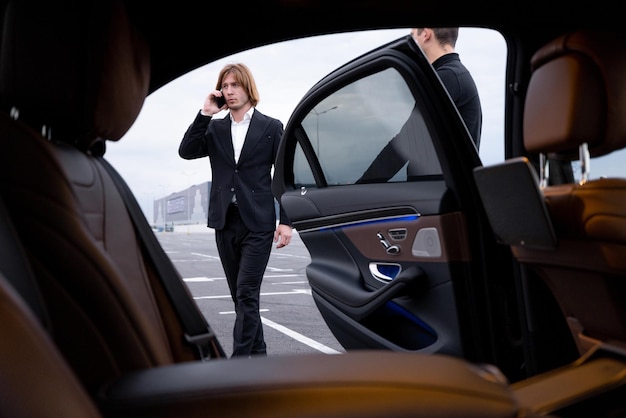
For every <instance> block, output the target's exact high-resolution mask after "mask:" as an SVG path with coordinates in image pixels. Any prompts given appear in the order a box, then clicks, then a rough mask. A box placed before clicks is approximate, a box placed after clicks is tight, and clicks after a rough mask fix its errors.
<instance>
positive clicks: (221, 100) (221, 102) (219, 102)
mask: <svg viewBox="0 0 626 418" xmlns="http://www.w3.org/2000/svg"><path fill="white" fill-rule="evenodd" d="M213 97H214V98H215V104H216V105H217V107H219V108H220V109H221V108H222V106H224V105H225V104H226V99H225V98H224V96H219V97H218V96H213Z"/></svg>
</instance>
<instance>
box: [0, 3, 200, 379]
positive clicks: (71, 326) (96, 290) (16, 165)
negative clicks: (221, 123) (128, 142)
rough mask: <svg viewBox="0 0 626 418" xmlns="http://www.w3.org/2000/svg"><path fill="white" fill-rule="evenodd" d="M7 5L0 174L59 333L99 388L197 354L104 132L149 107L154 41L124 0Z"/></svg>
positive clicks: (126, 124)
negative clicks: (117, 175)
mask: <svg viewBox="0 0 626 418" xmlns="http://www.w3.org/2000/svg"><path fill="white" fill-rule="evenodd" d="M5 13H6V15H5V17H4V33H3V35H2V49H1V51H0V52H1V53H2V56H1V59H0V103H1V104H2V108H3V110H4V112H5V113H3V114H2V118H3V119H2V123H1V124H0V125H1V128H0V129H1V135H2V141H0V165H1V167H0V172H1V173H2V177H3V178H4V179H9V180H10V181H3V182H1V184H0V188H1V189H0V190H1V193H2V195H3V198H4V201H5V203H6V206H7V209H8V212H9V214H10V216H11V219H12V222H13V223H14V225H15V228H16V230H17V231H18V235H19V236H20V239H21V240H22V243H23V245H24V247H25V249H26V253H27V255H28V257H29V260H30V263H31V265H32V266H33V271H34V272H35V276H36V277H37V278H38V281H39V286H40V288H41V291H42V294H44V295H45V297H46V303H47V309H48V313H49V318H50V330H51V335H52V337H53V339H54V341H55V342H56V344H57V345H58V346H59V347H60V349H61V351H62V352H63V353H64V355H65V357H66V358H67V359H68V361H69V362H70V364H72V366H73V367H74V369H75V370H76V371H77V373H78V375H79V376H80V379H81V381H82V382H83V383H84V384H85V385H86V387H88V388H89V390H90V391H93V390H97V388H99V387H100V385H101V384H102V382H103V381H106V380H108V379H112V378H114V377H116V376H120V375H122V374H124V373H126V372H129V371H133V370H141V369H145V368H149V367H155V366H162V365H167V364H172V363H176V362H183V361H193V360H197V359H198V356H197V353H196V352H195V351H193V348H192V347H190V346H188V345H186V344H185V342H184V339H183V338H182V336H183V331H182V329H181V323H180V321H179V319H178V318H177V316H176V314H175V312H174V309H173V307H172V304H171V301H170V299H169V297H168V295H167V293H166V292H165V290H164V289H163V286H162V285H161V284H160V282H159V280H158V279H157V278H156V274H155V271H156V267H155V266H154V265H153V264H151V260H150V259H149V258H148V257H146V255H145V249H144V248H142V246H141V245H140V242H139V239H138V237H137V234H136V232H135V229H134V226H133V223H132V221H131V219H130V216H129V213H128V211H127V209H126V205H125V203H124V200H123V199H122V197H121V196H120V193H119V191H118V190H117V188H116V186H115V185H114V183H113V181H112V179H111V177H110V176H109V174H108V172H107V171H106V169H105V168H104V167H103V165H102V163H101V161H100V160H99V158H100V156H101V155H102V154H103V153H104V151H105V148H104V140H111V141H115V140H118V139H120V138H121V137H122V136H123V135H124V134H125V133H126V131H127V130H128V129H129V128H130V126H131V125H132V123H133V122H134V120H135V118H136V117H137V115H138V114H139V111H140V109H141V107H142V105H143V101H144V99H145V97H146V94H147V91H148V84H149V74H150V55H149V51H148V47H147V45H146V44H145V42H144V41H143V40H142V38H141V36H140V34H139V33H138V32H137V31H136V30H134V29H133V28H132V27H131V25H130V23H129V21H128V18H127V16H126V14H125V11H124V7H123V3H122V2H121V1H113V2H108V1H106V2H87V3H80V4H78V3H77V4H76V5H75V7H73V8H63V7H60V6H59V5H58V4H52V3H50V4H41V3H39V2H28V1H25V2H24V1H16V2H12V3H10V4H9V6H8V7H7V9H6V12H5ZM17 45H19V46H17ZM25 50H30V51H32V52H29V53H24V54H21V53H20V51H25ZM35 51H36V52H35ZM47 73H50V74H54V77H55V78H54V80H55V83H54V84H53V83H50V82H49V81H48V77H47V76H46V74H47ZM9 115H10V116H9Z"/></svg>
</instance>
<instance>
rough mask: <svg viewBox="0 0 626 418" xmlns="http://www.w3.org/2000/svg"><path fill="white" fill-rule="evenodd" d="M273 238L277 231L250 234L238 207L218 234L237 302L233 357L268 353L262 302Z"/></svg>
mask: <svg viewBox="0 0 626 418" xmlns="http://www.w3.org/2000/svg"><path fill="white" fill-rule="evenodd" d="M273 239H274V231H267V232H253V231H250V230H249V229H248V228H247V227H246V225H245V224H244V223H243V221H242V220H241V217H240V216H239V210H238V208H237V206H235V205H231V206H230V208H229V210H228V214H227V216H226V225H225V226H224V229H221V230H216V231H215V240H216V243H217V250H218V252H219V255H220V259H221V261H222V267H223V268H224V273H225V274H226V280H227V282H228V287H229V289H230V295H231V296H232V298H233V302H234V303H235V312H236V318H235V325H234V327H233V354H232V356H233V357H236V356H251V355H266V354H267V347H266V345H265V339H264V337H263V326H262V324H261V315H260V313H259V299H260V293H261V282H262V281H263V275H264V274H265V268H266V267H267V262H268V261H269V258H270V252H271V250H272V242H273Z"/></svg>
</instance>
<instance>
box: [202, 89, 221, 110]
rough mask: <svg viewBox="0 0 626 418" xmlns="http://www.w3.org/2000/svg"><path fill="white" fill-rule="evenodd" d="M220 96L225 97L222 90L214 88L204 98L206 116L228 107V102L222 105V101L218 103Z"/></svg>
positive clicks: (203, 107) (203, 108)
mask: <svg viewBox="0 0 626 418" xmlns="http://www.w3.org/2000/svg"><path fill="white" fill-rule="evenodd" d="M218 98H220V99H223V98H224V96H223V95H222V92H221V91H219V90H213V91H212V92H211V93H209V95H208V96H207V97H206V99H204V106H202V114H203V115H204V116H213V115H214V114H216V113H217V112H219V111H220V110H222V109H225V108H226V103H224V104H222V105H221V106H220V103H218Z"/></svg>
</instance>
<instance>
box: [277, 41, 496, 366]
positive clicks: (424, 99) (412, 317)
mask: <svg viewBox="0 0 626 418" xmlns="http://www.w3.org/2000/svg"><path fill="white" fill-rule="evenodd" d="M390 138H392V139H390ZM396 139H397V141H396ZM400 139H401V140H402V141H405V142H398V141H400ZM390 152H391V153H390ZM389 155H392V156H393V157H392V158H388V156H389ZM405 159H406V160H405ZM381 161H382V163H381ZM479 163H480V161H479V159H478V156H477V153H476V149H475V147H474V146H473V143H472V140H471V138H470V137H469V134H468V132H467V129H466V128H465V126H464V124H463V122H462V121H461V119H460V116H459V115H458V112H457V111H456V108H455V107H454V105H453V104H452V102H451V101H450V98H449V96H448V95H447V93H446V92H445V90H444V89H443V86H442V85H441V82H440V80H439V79H438V76H437V75H436V73H435V72H434V70H433V69H432V67H431V66H430V64H429V63H428V61H427V60H426V59H425V58H424V56H423V55H422V53H421V51H420V50H419V48H418V47H417V46H416V45H415V43H414V42H413V41H412V39H411V38H410V37H407V38H403V39H400V40H398V41H396V42H393V43H391V44H389V45H386V46H385V47H383V48H379V49H377V50H375V51H373V52H371V53H370V54H366V55H365V56H363V57H360V58H359V59H357V60H355V61H353V62H351V63H348V64H347V65H345V66H344V67H342V68H340V69H338V70H336V71H335V72H333V73H331V74H330V75H329V76H327V77H326V78H324V79H323V80H321V81H320V82H319V83H318V84H317V85H316V86H314V87H313V88H312V89H311V90H310V91H309V93H308V94H307V95H306V96H305V97H304V98H303V99H302V101H301V102H300V104H299V105H298V107H297V108H296V110H295V111H294V113H293V114H292V117H291V119H290V121H289V123H288V124H287V126H286V128H285V134H284V136H283V139H282V142H281V147H280V149H279V153H278V157H277V170H276V172H275V176H274V184H273V190H274V193H275V195H276V196H277V198H278V199H280V202H281V204H282V205H283V207H284V208H285V210H286V212H287V214H288V216H289V217H290V219H291V221H292V222H293V226H294V228H295V229H296V230H297V231H298V233H299V234H300V237H301V238H302V241H303V242H304V243H305V245H306V246H307V249H308V250H309V253H310V256H311V263H310V264H309V265H308V267H307V270H306V275H307V279H308V281H309V283H310V285H311V289H312V295H313V298H314V300H315V303H316V305H317V307H318V309H319V310H320V312H321V314H322V316H323V318H324V320H325V321H326V323H327V324H328V326H329V328H330V329H331V331H332V332H333V333H334V335H335V336H336V337H337V339H338V341H339V342H340V343H341V344H342V345H343V346H344V347H345V348H346V349H363V348H383V349H391V350H402V351H420V352H429V353H431V352H432V353H434V352H439V353H447V354H452V355H456V356H461V357H471V356H474V357H475V356H476V353H477V351H476V350H475V348H476V347H477V346H480V345H481V344H482V343H483V342H482V341H481V342H480V343H475V341H477V340H478V337H479V336H481V337H482V335H484V334H483V332H484V331H485V329H487V328H488V325H485V323H484V321H483V319H484V318H483V317H481V316H480V309H481V297H482V296H481V292H482V290H481V288H480V285H481V283H480V282H478V281H473V279H474V277H475V269H476V267H475V265H474V264H475V260H476V258H475V255H474V254H473V252H472V251H470V249H474V248H478V247H477V246H476V240H477V239H478V238H479V237H480V235H481V234H480V233H479V234H477V233H475V228H474V227H473V224H471V225H472V227H470V223H469V222H468V220H467V217H468V216H471V217H474V216H475V213H474V211H475V208H473V207H472V206H471V205H472V203H471V201H472V200H473V199H472V198H471V195H470V192H471V190H470V188H471V185H470V183H469V179H470V178H471V176H470V175H469V174H471V169H472V168H473V167H474V166H476V165H478V164H479ZM487 332H489V330H487ZM484 344H485V345H488V344H490V342H489V341H488V338H487V339H485V340H484ZM480 349H481V348H479V350H480Z"/></svg>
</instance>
